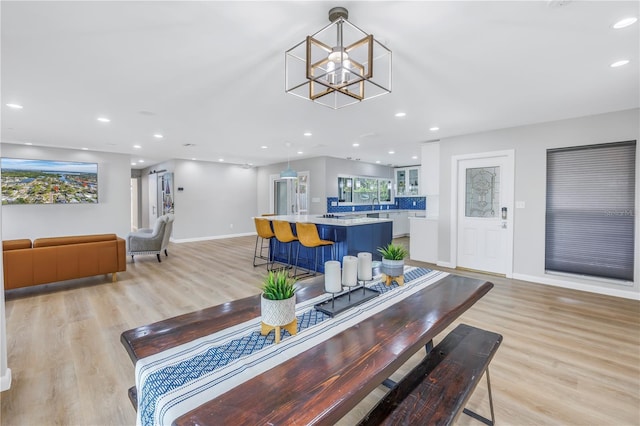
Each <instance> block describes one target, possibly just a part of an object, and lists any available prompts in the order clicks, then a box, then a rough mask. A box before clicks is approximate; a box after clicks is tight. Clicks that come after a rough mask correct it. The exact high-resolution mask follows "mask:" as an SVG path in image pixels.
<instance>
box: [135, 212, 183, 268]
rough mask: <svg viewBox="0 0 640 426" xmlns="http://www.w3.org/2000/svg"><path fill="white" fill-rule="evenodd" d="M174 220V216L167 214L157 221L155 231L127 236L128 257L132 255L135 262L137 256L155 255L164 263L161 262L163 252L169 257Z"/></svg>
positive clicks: (141, 230) (139, 231)
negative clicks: (168, 250)
mask: <svg viewBox="0 0 640 426" xmlns="http://www.w3.org/2000/svg"><path fill="white" fill-rule="evenodd" d="M173 220H174V216H173V215H172V214H166V215H164V216H160V217H159V218H158V220H156V223H155V224H154V226H153V229H140V230H138V231H137V232H131V233H130V234H129V235H127V255H130V256H131V259H132V260H133V256H135V255H136V254H155V255H156V256H157V257H158V262H162V260H160V253H162V251H164V254H165V256H169V253H167V246H168V245H169V238H171V231H172V230H173Z"/></svg>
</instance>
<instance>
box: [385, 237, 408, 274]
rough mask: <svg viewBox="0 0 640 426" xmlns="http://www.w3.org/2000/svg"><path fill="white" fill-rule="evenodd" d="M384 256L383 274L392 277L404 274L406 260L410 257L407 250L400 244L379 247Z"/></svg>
mask: <svg viewBox="0 0 640 426" xmlns="http://www.w3.org/2000/svg"><path fill="white" fill-rule="evenodd" d="M378 253H380V254H381V255H382V268H381V272H382V273H383V274H386V275H388V276H390V277H397V276H400V275H402V274H403V272H404V258H405V257H407V256H408V255H409V252H408V251H407V249H406V248H405V247H404V246H402V245H399V244H393V243H389V244H387V245H386V246H385V247H378Z"/></svg>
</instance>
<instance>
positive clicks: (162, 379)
mask: <svg viewBox="0 0 640 426" xmlns="http://www.w3.org/2000/svg"><path fill="white" fill-rule="evenodd" d="M404 274H405V285H404V286H402V287H400V286H398V285H397V284H395V283H394V284H393V285H392V286H389V287H387V286H385V285H384V284H383V283H381V282H380V277H376V279H375V280H374V281H372V282H371V283H370V284H368V285H367V287H369V288H374V289H376V290H379V291H380V292H381V293H382V294H381V295H380V296H379V297H376V298H374V299H371V300H370V301H368V302H365V303H363V304H361V305H358V306H355V307H354V308H351V309H350V310H348V311H346V312H343V313H341V314H339V315H337V316H336V317H334V318H331V317H329V316H328V315H326V314H324V313H322V312H319V311H317V310H315V309H314V305H315V304H317V303H320V302H322V301H324V300H327V298H330V296H329V295H328V294H323V295H321V296H318V297H316V298H313V299H310V300H307V301H305V302H302V303H299V304H297V305H296V317H297V318H298V334H297V335H295V336H291V335H290V334H289V333H287V332H286V331H283V339H282V341H281V342H280V344H277V345H275V344H273V342H274V333H273V332H272V333H269V334H268V335H267V336H261V335H260V317H257V318H254V319H252V320H249V321H246V322H244V323H241V324H238V325H236V326H233V327H230V328H227V329H224V330H221V331H219V332H216V333H213V334H211V335H209V336H205V337H202V338H199V339H197V340H194V341H191V342H188V343H185V344H182V345H179V346H176V347H175V348H171V349H167V350H165V351H162V352H160V353H158V354H155V355H152V356H149V357H146V358H143V359H140V360H138V362H137V363H136V389H137V390H138V411H137V418H136V424H137V425H138V426H148V425H165V424H167V425H169V424H171V422H172V421H173V420H175V419H176V418H178V417H179V416H181V415H183V414H185V413H187V412H188V411H190V410H192V409H194V408H196V407H198V406H199V405H201V404H203V403H205V402H207V401H210V400H212V399H214V398H215V397H217V396H219V395H221V394H223V393H224V392H227V391H228V390H230V389H232V388H233V387H235V386H238V385H239V384H241V383H243V382H245V381H247V380H249V379H251V378H253V377H255V376H256V375H258V374H261V373H263V372H265V371H267V370H269V369H270V368H272V367H274V366H276V365H278V364H280V363H282V362H284V361H286V360H288V359H291V358H293V357H294V356H296V355H297V354H299V353H302V352H304V351H305V350H307V349H309V348H311V347H313V346H315V345H317V344H318V343H321V342H323V341H326V340H327V339H329V338H330V337H332V336H335V335H337V334H338V333H340V332H342V331H343V330H346V329H347V328H349V327H352V326H354V325H356V324H358V323H359V322H361V321H363V320H365V319H366V318H369V317H371V316H372V315H374V314H376V313H378V312H381V311H382V310H384V309H386V308H388V307H389V306H391V305H393V304H394V303H397V302H399V301H401V300H403V299H405V298H406V297H409V296H411V295H412V294H414V293H416V292H418V291H420V290H422V289H424V288H425V287H427V286H428V285H430V284H433V283H435V282H437V281H439V280H440V279H442V278H444V277H445V276H447V275H448V274H447V273H446V272H440V271H432V270H430V269H424V268H415V267H405V273H404Z"/></svg>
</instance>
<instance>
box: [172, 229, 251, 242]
mask: <svg viewBox="0 0 640 426" xmlns="http://www.w3.org/2000/svg"><path fill="white" fill-rule="evenodd" d="M250 235H256V233H255V232H245V233H242V234H228V235H212V236H209V237H197V238H171V242H172V243H177V244H181V243H193V242H196V241H209V240H221V239H223V238H236V237H247V236H250Z"/></svg>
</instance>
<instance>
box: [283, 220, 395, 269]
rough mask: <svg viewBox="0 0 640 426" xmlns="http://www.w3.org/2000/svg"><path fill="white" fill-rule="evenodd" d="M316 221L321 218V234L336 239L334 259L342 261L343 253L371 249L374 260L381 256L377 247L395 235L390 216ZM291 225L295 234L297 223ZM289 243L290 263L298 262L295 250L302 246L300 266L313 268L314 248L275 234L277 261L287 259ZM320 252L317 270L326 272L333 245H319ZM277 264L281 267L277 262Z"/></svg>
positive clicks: (356, 252) (355, 252) (388, 241)
mask: <svg viewBox="0 0 640 426" xmlns="http://www.w3.org/2000/svg"><path fill="white" fill-rule="evenodd" d="M276 217H277V216H276ZM300 222H302V220H300ZM309 222H311V221H309ZM316 222H322V223H316V226H317V227H318V233H319V235H320V238H321V239H323V240H330V241H334V243H335V244H334V248H333V250H334V253H335V260H338V261H340V263H342V258H343V257H344V256H357V255H358V253H360V252H369V253H371V255H372V258H373V259H374V260H380V259H381V256H380V253H378V247H383V246H386V245H387V244H389V243H390V242H391V239H392V236H393V222H392V221H390V220H383V219H368V220H366V221H364V220H358V219H347V220H333V221H331V220H322V221H320V220H318V221H316ZM331 222H335V223H331ZM292 229H293V232H294V234H295V223H292ZM289 246H290V248H291V264H293V265H295V264H296V253H297V252H298V250H300V252H299V255H298V263H297V265H298V267H299V268H303V269H311V270H313V269H314V263H313V262H314V256H315V250H316V249H315V248H308V247H304V246H303V245H301V244H299V243H298V242H293V243H285V244H283V243H279V242H277V241H276V239H275V238H272V239H271V249H272V253H273V255H274V260H275V261H276V263H287V257H288V253H289ZM317 252H318V259H317V265H318V272H321V273H324V262H326V261H327V260H331V247H330V246H325V247H320V248H318V250H317ZM275 266H276V267H278V265H275Z"/></svg>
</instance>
